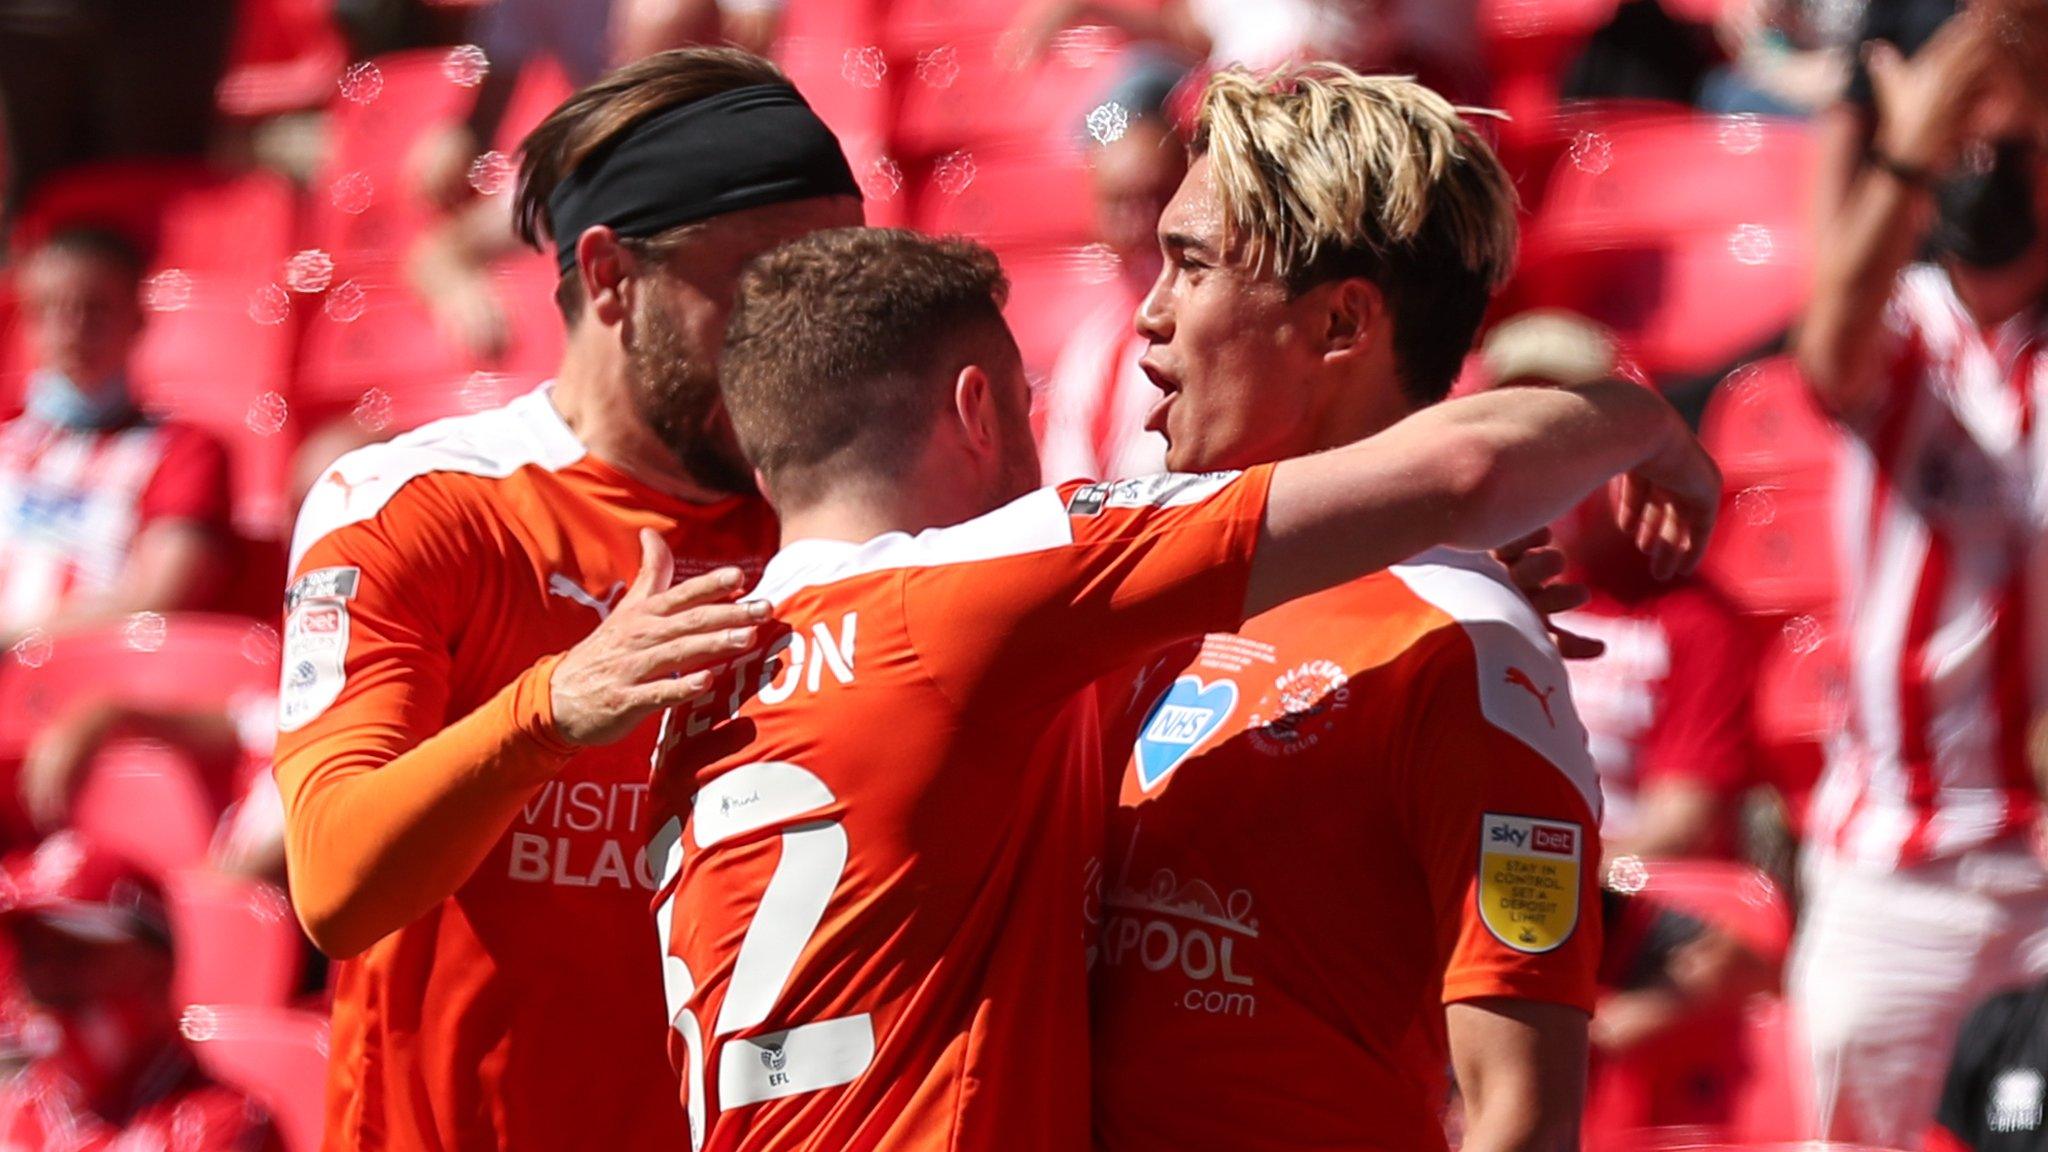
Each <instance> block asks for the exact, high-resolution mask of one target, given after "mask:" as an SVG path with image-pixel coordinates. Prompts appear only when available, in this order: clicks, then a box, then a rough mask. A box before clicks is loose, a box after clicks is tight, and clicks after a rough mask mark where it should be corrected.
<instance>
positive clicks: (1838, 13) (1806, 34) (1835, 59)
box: [1699, 0, 1861, 116]
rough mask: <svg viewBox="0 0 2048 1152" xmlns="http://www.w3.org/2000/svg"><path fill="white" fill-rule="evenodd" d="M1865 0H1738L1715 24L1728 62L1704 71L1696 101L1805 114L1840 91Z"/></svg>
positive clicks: (1743, 110) (1724, 108)
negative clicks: (1705, 75)
mask: <svg viewBox="0 0 2048 1152" xmlns="http://www.w3.org/2000/svg"><path fill="white" fill-rule="evenodd" d="M1859 7H1860V0H1739V2H1737V3H1733V4H1729V5H1726V6H1725V7H1724V8H1723V9H1722V10H1721V16H1720V19H1719V20H1717V21H1715V25H1714V31H1715V33H1716V34H1717V36H1718V38H1719V40H1720V42H1721V48H1722V50H1723V51H1724V52H1726V53H1727V54H1728V63H1726V64H1724V65H1722V66H1720V67H1718V68H1716V69H1714V70H1713V71H1712V72H1709V73H1708V74H1707V77H1706V79H1705V80H1703V81H1702V82H1701V84H1700V93H1699V104H1700V107H1701V108H1703V109H1705V110H1706V111H1709V112H1717V113H1722V114H1724V115H1736V114H1748V115H1759V116H1806V115H1810V114H1811V113H1813V112H1814V111H1816V110H1818V109H1820V108H1823V107H1825V106H1827V105H1828V103H1829V102H1831V101H1833V100H1834V99H1835V98H1836V97H1837V96H1839V95H1840V94H1841V92H1842V85H1843V83H1844V82H1845V81H1847V79H1848V76H1849V47H1850V46H1851V45H1853V44H1854V43H1855V33H1856V27H1855V26H1856V23H1857V22H1858V17H1859V16H1860V15H1861V13H1860V12H1859V11H1858V9H1859Z"/></svg>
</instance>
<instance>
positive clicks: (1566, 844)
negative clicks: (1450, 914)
mask: <svg viewBox="0 0 2048 1152" xmlns="http://www.w3.org/2000/svg"><path fill="white" fill-rule="evenodd" d="M1585 839H1586V835H1585V829H1583V828H1581V827H1579V825H1577V824H1574V823H1571V822H1569V821H1565V820H1535V819H1530V818H1529V817H1526V816H1502V815H1497V814H1495V813H1492V812H1488V813H1485V814H1484V815H1482V816H1481V817H1480V818H1479V891H1478V896H1477V899H1478V901H1479V919H1480V920H1481V921H1483V922H1484V923H1485V924H1486V930H1487V931H1489V932H1491V933H1493V937H1494V939H1496V940H1499V941H1500V942H1501V943H1503V944H1505V945H1507V946H1508V947H1510V948H1513V949H1514V950H1515V951H1517V952H1528V953H1532V954H1534V953H1542V952H1550V951H1553V950H1555V949H1556V948H1558V947H1559V946H1560V945H1562V944H1563V943H1564V942H1565V941H1567V940H1569V939H1571V938H1572V930H1573V929H1574V928H1576V927H1578V924H1579V867H1580V851H1581V849H1582V847H1583V846H1584V844H1585Z"/></svg>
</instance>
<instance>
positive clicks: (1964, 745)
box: [1812, 265, 2048, 867]
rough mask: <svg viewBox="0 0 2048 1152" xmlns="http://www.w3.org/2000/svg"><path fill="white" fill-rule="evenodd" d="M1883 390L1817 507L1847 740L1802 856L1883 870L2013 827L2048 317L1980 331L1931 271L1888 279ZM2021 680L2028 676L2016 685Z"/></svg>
mask: <svg viewBox="0 0 2048 1152" xmlns="http://www.w3.org/2000/svg"><path fill="white" fill-rule="evenodd" d="M1885 324H1886V328H1887V330H1888V333H1887V335H1888V338H1889V339H1891V340H1892V341H1893V342H1894V352H1893V354H1892V356H1891V358H1890V363H1889V365H1888V367H1887V369H1886V370H1887V371H1888V373H1889V379H1888V384H1889V387H1888V390H1887V393H1886V396H1885V399H1884V401H1883V403H1882V405H1881V407H1880V408H1879V410H1878V411H1877V412H1876V413H1874V414H1873V415H1872V416H1871V417H1870V418H1869V419H1868V420H1867V421H1864V422H1861V423H1860V424H1859V425H1858V426H1856V427H1852V428H1851V429H1850V432H1851V433H1852V447H1851V449H1850V451H1849V452H1848V453H1847V457H1848V459H1847V463H1846V466H1845V467H1844V468H1843V470H1842V477H1841V484H1840V488H1839V490H1838V493H1837V501H1838V503H1837V513H1838V515H1837V518H1836V524H1837V529H1838V531H1839V533H1840V535H1841V537H1842V539H1841V546H1842V548H1843V557H1844V561H1845V564H1844V567H1843V571H1844V572H1845V573H1846V574H1847V589H1846V591H1845V605H1844V607H1845V608H1846V609H1847V611H1848V616H1847V619H1848V621H1849V624H1850V632H1849V643H1850V653H1851V661H1850V674H1849V692H1850V701H1849V704H1850V707H1849V715H1850V719H1849V725H1848V730H1847V731H1846V732H1844V733H1843V734H1842V735H1841V736H1840V737H1839V738H1838V739H1836V740H1835V741H1834V743H1833V744H1832V746H1831V747H1830V748H1829V750H1828V764H1827V769H1826V771H1825V773H1824V774H1823V776H1822V780H1821V784H1820V788H1819V791H1818V792H1817V793H1816V795H1815V798H1814V804H1813V829H1812V831H1813V837H1814V843H1816V844H1818V845H1821V846H1823V848H1824V849H1825V850H1828V851H1830V852H1831V853H1832V854H1834V855H1835V856H1837V857H1838V858H1841V859H1845V860H1848V861H1852V862H1857V863H1862V864H1870V865H1878V866H1885V867H1893V866H1900V865H1910V864H1914V863H1918V862H1920V861H1923V860H1928V859H1933V858H1938V857H1944V856H1952V855H1954V854H1956V853H1959V852H1962V851H1965V850H1967V849H1970V848H1973V847H1976V846H1978V845H1982V844H1986V843H1989V842H1991V841H1994V840H1998V839H2001V838H2005V837H2010V836H2014V835H2017V834H2020V833H2024V832H2025V831H2027V830H2028V829H2030V828H2032V826H2033V824H2034V821H2035V819H2036V817H2037V816H2038V814H2039V811H2040V804H2039V801H2038V799H2037V796H2036V793H2035V790H2034V785H2033V781H2032V777H2031V774H2030V773H2029V771H2028V763H2027V730H2028V726H2029V721H2030V719H2031V717H2032V716H2033V715H2035V714H2036V713H2038V712H2039V711H2040V710H2041V708H2042V705H2043V702H2044V701H2043V697H2044V689H2048V671H2044V670H2048V663H2043V661H2044V659H2048V628H2044V627H2043V621H2044V609H2048V599H2044V596H2043V593H2044V592H2048V542H2044V533H2043V531H2042V528H2043V523H2044V515H2048V489H2044V486H2043V484H2042V481H2043V478H2044V470H2048V442H2044V437H2043V433H2042V429H2041V426H2040V424H2041V422H2040V421H2039V420H2037V419H2036V418H2035V413H2036V412H2037V411H2038V410H2039V408H2040V407H2041V403H2042V399H2043V392H2044V389H2048V379H2044V367H2048V364H2044V361H2048V345H2044V342H2043V337H2044V336H2048V312H2044V311H2042V310H2039V309H2037V310H2034V311H2032V312H2030V313H2027V314H2024V315H2022V316H2019V317H2017V318H2015V319H2013V320H2010V321H2008V322H2006V323H2005V324H2003V325H2001V326H1999V327H1998V328H1996V329H1993V330H1990V331H1986V330H1984V329H1983V328H1981V327H1980V326H1979V325H1978V324H1977V323H1976V322H1975V321H1974V320H1972V319H1971V318H1970V316H1969V314H1968V313H1967V312H1966V311H1965V309H1964V308H1963V305H1962V303H1961V301H1960V300H1958V299H1957V297H1956V295H1955V291H1954V289H1953V287H1952V286H1951V285H1950V282H1949V279H1948V275H1947V273H1945V272H1944V271H1942V270H1941V269H1940V268H1938V267H1935V266H1932V265H1918V266H1915V267H1913V268H1909V269H1907V271H1906V272H1905V273H1904V274H1903V275H1902V276H1901V277H1900V280H1899V285H1898V289H1897V291H1896V292H1895V294H1894V295H1893V297H1892V301H1891V304H1890V306H1889V308H1888V309H1887V312H1886V316H1885ZM2030 669H2031V670H2034V671H2030Z"/></svg>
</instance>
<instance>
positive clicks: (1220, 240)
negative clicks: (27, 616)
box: [1137, 156, 1410, 472]
mask: <svg viewBox="0 0 2048 1152" xmlns="http://www.w3.org/2000/svg"><path fill="white" fill-rule="evenodd" d="M1158 238H1159V249H1160V253H1161V256H1162V258H1163V260H1164V266H1163V267H1162V268H1161V269H1160V272H1159V279H1158V281H1157V282H1156V283H1155V284H1154V285H1153V286H1152V291H1151V292H1150V293H1149V294H1147V295H1146V297H1145V299H1144V301H1143V302H1142V303H1140V304H1139V306H1138V314H1137V331H1138V334H1139V335H1140V336H1142V337H1144V338H1145V339H1146V340H1147V341H1148V342H1149V343H1150V347H1149V348H1148V349H1147V350H1146V352H1145V355H1144V357H1143V359H1142V360H1141V361H1140V366H1141V367H1142V368H1143V369H1144V371H1145V374H1146V376H1147V377H1148V378H1150V379H1151V381H1152V383H1153V385H1154V386H1156V387H1158V388H1159V389H1160V390H1161V393H1162V395H1161V398H1160V400H1159V402H1158V403H1157V404H1156V405H1155V406H1154V407H1153V409H1152V411H1151V412H1150V413H1148V414H1147V416H1146V421H1145V426H1146V427H1147V428H1148V429H1150V430H1152V431H1154V432H1160V433H1163V434H1164V435H1165V436H1166V439H1167V452H1166V464H1167V467H1168V468H1170V469H1172V470H1174V471H1177V472H1186V471H1205V470H1209V469H1219V468H1247V467H1250V466H1252V465H1255V464H1262V463H1270V462H1272V461H1275V460H1283V459H1286V458H1287V457H1290V456H1298V455H1302V454H1304V453H1308V452H1314V451H1319V450H1321V449H1324V448H1334V447H1337V446H1339V445H1342V444H1348V443H1351V442H1353V441H1356V440H1359V439H1362V438H1364V437H1366V436H1370V435H1372V434H1373V433H1375V432H1378V431H1381V430H1382V429H1385V428H1387V427H1388V426H1390V425H1392V424H1393V423H1395V422H1396V421H1398V420H1400V419H1401V417H1403V416H1405V415H1407V414H1408V413H1409V411H1410V405H1409V404H1408V402H1407V401H1406V399H1405V398H1404V397H1403V396H1402V394H1401V391H1400V387H1399V383H1398V378H1397V377H1396V375H1395V371H1394V355H1393V345H1392V337H1393V324H1392V317H1391V316H1390V314H1389V313H1388V311H1387V308H1386V304H1385V299H1384V297H1382V296H1381V295H1380V292H1379V290H1378V289H1377V288H1376V287H1374V286H1373V285H1372V284H1371V283H1369V282H1367V281H1365V280H1361V279H1356V278H1353V279H1346V280H1336V281H1331V282H1327V283H1322V284H1317V285H1314V286H1312V287H1310V288H1308V289H1306V290H1305V291H1303V292H1301V293H1300V294H1299V295H1294V294H1290V293H1289V292H1288V290H1287V286H1286V285H1285V284H1284V283H1282V282H1281V281H1280V279H1279V278H1278V277H1277V276H1275V275H1273V274H1272V273H1271V272H1269V271H1266V270H1265V269H1263V268H1260V267H1258V266H1256V265H1255V263H1254V261H1253V260H1252V257H1251V253H1250V252H1248V251H1247V249H1246V247H1245V246H1244V245H1243V244H1242V243H1241V242H1239V241H1237V240H1236V239H1235V238H1232V237H1230V236H1229V235H1228V232H1227V229H1226V227H1225V221H1224V215H1223V208H1222V205H1221V203H1220V201H1219V200H1218V199H1217V196H1216V190H1215V184H1214V182H1213V180H1212V178H1211V175H1210V164H1209V159H1208V158H1207V157H1206V156H1204V157H1201V158H1198V159H1197V160H1196V161H1195V162H1194V164H1193V165H1192V166H1191V167H1190V168H1189V169H1188V174H1187V177H1186V179H1184V180H1183V181H1182V182H1181V186H1180V189H1179V191H1177V192H1176V193H1175V194H1174V197H1173V199H1172V200H1171V201H1169V202H1168V204H1167V206H1166V210H1165V211H1164V212H1163V213H1161V214H1160V217H1159V226H1158Z"/></svg>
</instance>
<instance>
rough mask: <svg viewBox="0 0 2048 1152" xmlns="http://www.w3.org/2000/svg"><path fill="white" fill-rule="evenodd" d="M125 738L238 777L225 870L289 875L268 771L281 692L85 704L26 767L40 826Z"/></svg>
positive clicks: (66, 811)
mask: <svg viewBox="0 0 2048 1152" xmlns="http://www.w3.org/2000/svg"><path fill="white" fill-rule="evenodd" d="M121 739H141V740H153V741H157V742H159V743H163V744H168V745H170V746H172V747H174V748H176V749H178V750H179V751H180V752H182V753H184V754H186V755H187V756H189V757H191V759H192V761H193V763H195V764H197V765H199V766H200V768H201V769H202V771H203V772H204V774H205V775H206V776H207V777H208V778H209V779H213V780H222V781H233V782H235V791H236V793H237V795H238V799H237V800H236V801H235V803H234V804H233V805H232V806H230V807H229V808H228V810H227V813H226V814H225V815H223V816H222V817H221V822H220V829H219V831H218V832H217V833H216V836H215V842H214V848H215V853H214V863H215V865H216V866H218V867H220V868H221V869H222V870H223V871H228V872H233V873H236V874H238V875H244V876H251V877H254V878H257V879H262V880H269V881H271V882H273V883H277V884H282V883H283V882H284V807H283V803H282V801H281V800H280V799H279V798H278V793H277V784H276V783H275V782H274V781H273V780H272V779H271V777H270V772H269V765H270V753H271V750H272V748H273V747H274V746H275V744H276V742H277V696H276V694H275V693H260V694H252V695H251V696H249V697H248V698H246V699H242V700H237V701H234V702H233V703H232V704H231V705H230V706H229V708H228V709H227V710H225V711H218V712H216V711H207V710H199V711H193V710H184V709H164V708H151V707H141V706H138V705H134V704H129V703H126V702H123V701H120V700H100V701H94V702H91V703H88V704H85V705H83V706H81V707H79V708H78V709H76V710H75V711H73V712H71V713H70V714H68V715H65V716H62V717H60V718H58V719H57V720H56V721H54V722H53V723H51V724H49V725H48V726H46V727H45V728H44V729H43V730H42V732H41V733H40V734H38V735H37V737H36V740H35V743H34V744H33V745H31V746H30V748H29V752H28V755H27V757H25V758H24V760H23V762H22V767H21V782H20V787H21V804H22V808H23V810H24V811H26V812H27V813H28V817H29V819H30V820H31V821H32V822H33V823H34V824H35V826H36V828H37V829H39V830H41V831H43V832H53V831H56V830H57V829H60V828H62V827H63V826H64V825H65V823H66V822H67V821H68V820H69V819H70V815H71V806H72V802H73V801H74V800H75V799H76V798H77V795H78V791H79V789H80V788H81V787H82V786H83V785H84V783H85V778H86V775H87V773H88V772H89V771H90V769H91V768H92V764H93V761H94V759H95V758H96V757H97V756H98V755H99V753H100V751H101V750H102V749H104V748H106V747H107V745H109V744H111V743H113V742H114V741H116V740H121Z"/></svg>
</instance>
